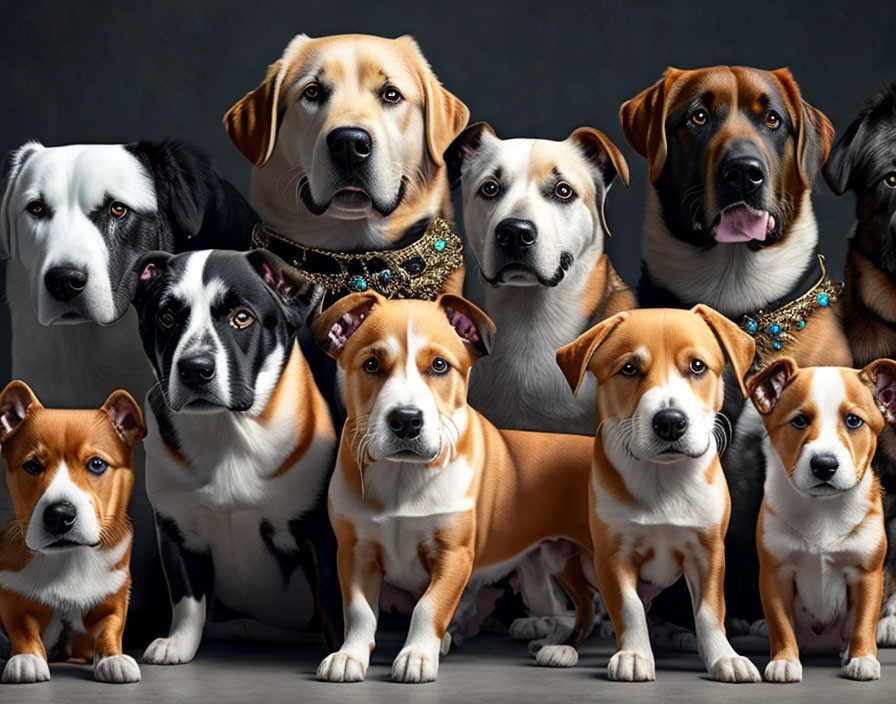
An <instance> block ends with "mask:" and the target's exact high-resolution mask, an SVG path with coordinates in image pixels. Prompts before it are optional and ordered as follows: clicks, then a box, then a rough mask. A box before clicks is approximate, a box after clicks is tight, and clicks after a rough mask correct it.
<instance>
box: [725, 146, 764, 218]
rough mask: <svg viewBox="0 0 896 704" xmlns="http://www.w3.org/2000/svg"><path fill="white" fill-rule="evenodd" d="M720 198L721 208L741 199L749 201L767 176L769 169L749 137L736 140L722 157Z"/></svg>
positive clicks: (751, 203)
mask: <svg viewBox="0 0 896 704" xmlns="http://www.w3.org/2000/svg"><path fill="white" fill-rule="evenodd" d="M717 174H718V177H717V181H716V184H717V190H718V194H717V195H718V199H719V204H720V206H721V207H723V208H724V207H727V206H729V205H733V204H734V203H737V202H739V201H747V203H748V204H749V205H759V203H756V202H750V199H749V196H754V199H755V196H756V195H757V193H758V192H759V191H760V190H761V189H762V186H763V184H764V183H765V182H766V180H767V179H768V170H767V169H766V168H765V162H764V161H763V159H762V154H760V152H759V149H758V147H757V146H756V145H755V144H754V143H753V142H752V141H751V140H749V139H738V140H735V141H733V142H732V143H731V144H730V145H729V146H728V149H727V151H726V152H725V156H724V157H722V161H721V163H720V164H719V167H718V171H717Z"/></svg>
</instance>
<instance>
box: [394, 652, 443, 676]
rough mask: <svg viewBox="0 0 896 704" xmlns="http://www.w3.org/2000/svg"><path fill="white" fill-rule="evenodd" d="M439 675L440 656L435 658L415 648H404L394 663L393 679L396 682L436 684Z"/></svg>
mask: <svg viewBox="0 0 896 704" xmlns="http://www.w3.org/2000/svg"><path fill="white" fill-rule="evenodd" d="M438 674H439V658H438V655H436V656H435V657H433V656H432V655H427V654H426V653H424V652H422V651H420V650H415V649H414V648H402V650H401V652H400V653H399V654H398V657H397V658H395V662H393V663H392V679H393V680H395V681H396V682H406V683H420V682H435V681H436V675H438Z"/></svg>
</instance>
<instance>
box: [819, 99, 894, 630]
mask: <svg viewBox="0 0 896 704" xmlns="http://www.w3.org/2000/svg"><path fill="white" fill-rule="evenodd" d="M824 176H825V179H827V182H828V185H830V187H831V189H832V190H833V191H834V193H836V194H837V195H842V194H843V193H845V192H846V191H854V192H855V194H856V224H855V226H854V228H853V232H852V237H851V239H850V241H849V252H848V254H847V258H846V291H845V296H844V306H843V308H844V311H843V312H844V324H845V327H846V335H847V337H848V338H849V343H850V346H851V348H852V353H853V356H854V357H855V362H856V364H857V365H865V364H868V363H870V362H871V361H872V360H874V359H877V358H878V357H894V356H896V85H894V86H890V87H888V88H887V89H885V90H883V91H881V92H880V93H878V94H877V95H876V96H874V97H873V98H872V99H871V100H870V101H869V103H868V105H867V106H866V107H865V109H864V110H862V112H860V113H859V114H858V116H857V117H856V118H855V120H853V122H852V124H850V126H849V127H848V128H847V130H846V132H844V134H843V136H842V137H841V138H840V139H839V140H838V141H837V144H836V145H835V146H834V148H833V150H832V151H831V157H830V159H829V160H828V163H827V164H826V165H825V168H824ZM874 468H875V471H876V472H877V474H878V476H879V477H880V481H881V484H882V485H883V487H884V490H885V493H884V513H885V516H886V518H887V533H888V537H889V541H888V543H889V545H890V548H889V550H888V553H887V560H886V567H885V577H886V579H885V585H884V586H885V592H884V600H885V604H884V608H883V611H882V613H881V619H880V622H879V624H878V629H877V640H878V643H879V644H880V645H884V646H894V645H896V548H894V546H896V432H894V430H893V427H892V426H891V425H889V424H888V425H887V426H886V427H885V428H884V430H883V432H882V433H881V435H880V439H879V440H878V451H877V454H876V456H875V458H874Z"/></svg>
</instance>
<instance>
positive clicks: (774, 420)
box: [750, 358, 896, 682]
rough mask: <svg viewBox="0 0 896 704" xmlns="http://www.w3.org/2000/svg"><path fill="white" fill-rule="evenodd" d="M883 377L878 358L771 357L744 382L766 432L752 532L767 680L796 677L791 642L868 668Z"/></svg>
mask: <svg viewBox="0 0 896 704" xmlns="http://www.w3.org/2000/svg"><path fill="white" fill-rule="evenodd" d="M894 383H896V362H894V361H892V360H889V359H879V360H877V361H875V362H872V363H871V364H869V365H868V366H867V367H865V368H864V369H861V370H856V369H847V368H845V367H808V368H802V369H801V368H799V367H797V365H796V362H794V361H793V360H792V359H790V358H783V359H780V360H778V361H776V362H774V363H772V364H771V365H769V366H768V367H766V368H765V369H763V370H762V371H760V372H759V373H758V374H757V375H756V376H755V377H753V378H752V379H751V380H750V396H751V398H752V400H753V404H754V405H755V406H756V408H757V410H758V411H759V412H760V413H761V414H762V419H763V421H764V423H765V428H766V431H767V433H766V435H765V438H764V440H763V447H764V451H765V460H766V468H765V496H764V498H763V502H762V508H761V510H760V513H759V524H758V526H757V529H756V539H757V546H758V550H759V563H760V566H761V567H760V575H759V588H760V593H761V595H762V607H763V609H764V610H765V617H766V624H767V627H768V634H769V639H770V641H771V662H769V664H768V666H767V667H766V668H765V679H766V680H769V681H770V682H799V681H800V680H802V678H803V668H802V665H801V664H800V659H799V656H800V650H809V649H812V650H825V649H828V650H832V649H833V648H837V649H838V650H839V651H840V653H841V657H842V661H843V673H844V675H845V676H846V677H848V678H850V679H854V680H876V679H879V678H880V663H879V662H878V660H877V643H876V640H875V633H876V629H877V620H878V616H879V614H880V609H881V599H882V595H883V563H884V555H885V553H886V549H887V539H886V533H885V531H884V518H883V506H882V504H881V489H880V483H879V482H878V480H877V477H876V476H875V475H874V473H873V472H872V471H871V458H872V457H874V452H875V450H876V448H877V436H878V435H879V434H880V432H881V431H882V430H883V429H884V425H885V419H886V420H888V421H890V422H894V421H896V415H894V413H896V398H894V393H893V385H894Z"/></svg>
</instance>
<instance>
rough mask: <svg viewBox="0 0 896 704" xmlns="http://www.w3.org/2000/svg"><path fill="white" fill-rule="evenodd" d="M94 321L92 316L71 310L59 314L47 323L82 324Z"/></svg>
mask: <svg viewBox="0 0 896 704" xmlns="http://www.w3.org/2000/svg"><path fill="white" fill-rule="evenodd" d="M92 322H94V321H93V320H91V319H90V318H88V317H86V316H84V315H81V314H80V313H78V312H77V311H73V310H69V311H66V312H65V313H63V314H62V315H57V316H56V317H55V318H53V319H52V320H51V321H50V322H49V323H47V325H82V324H84V323H92Z"/></svg>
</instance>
